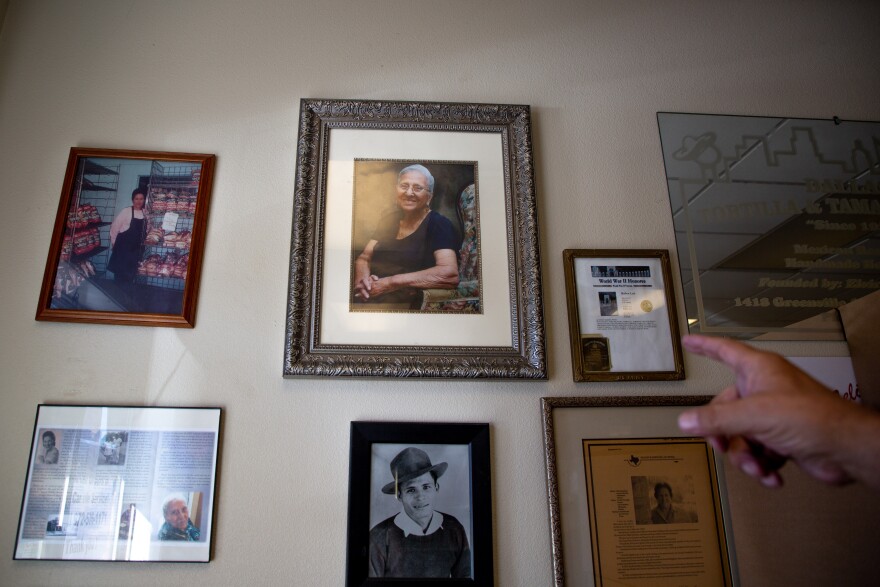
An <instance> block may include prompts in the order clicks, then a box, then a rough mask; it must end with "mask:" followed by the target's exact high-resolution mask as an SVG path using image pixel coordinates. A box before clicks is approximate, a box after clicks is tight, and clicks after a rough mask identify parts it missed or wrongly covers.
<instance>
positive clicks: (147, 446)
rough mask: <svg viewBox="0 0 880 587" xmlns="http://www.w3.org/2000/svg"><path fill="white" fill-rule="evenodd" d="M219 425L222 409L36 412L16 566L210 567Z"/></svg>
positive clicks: (58, 407)
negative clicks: (172, 510)
mask: <svg viewBox="0 0 880 587" xmlns="http://www.w3.org/2000/svg"><path fill="white" fill-rule="evenodd" d="M222 420H223V409H222V408H220V407H195V406H187V407H165V406H108V405H68V404H40V405H38V406H37V415H36V418H35V420H34V429H33V433H32V440H31V449H30V456H29V459H28V469H27V477H26V480H25V486H24V491H23V492H22V500H21V509H20V512H19V519H18V533H17V535H16V541H15V550H14V554H13V559H14V560H58V561H90V562H95V561H107V562H117V563H120V562H149V563H155V562H191V563H208V562H210V560H211V557H212V551H213V544H214V540H215V537H216V529H215V525H216V513H217V512H216V509H217V508H216V504H217V486H218V484H219V481H218V475H219V459H220V446H221V431H222ZM47 437H48V438H47ZM47 440H48V442H47ZM163 442H165V443H168V446H176V447H177V448H176V449H175V450H173V451H170V452H168V451H166V452H165V453H163V452H162V451H161V450H160V447H161V446H163V444H162V443H163ZM176 459H180V460H179V461H178V460H176ZM180 462H186V463H188V464H187V465H185V466H181V465H180V464H179V463H180ZM196 463H197V464H196ZM145 472H149V473H148V474H145ZM173 501H175V502H176V501H179V502H182V503H181V504H180V508H179V510H178V511H177V513H176V514H171V515H169V514H168V509H167V508H170V505H169V504H172V502H173ZM184 506H185V509H184ZM181 516H182V517H181ZM180 521H183V522H185V524H186V526H185V527H181V526H180V525H179V522H180Z"/></svg>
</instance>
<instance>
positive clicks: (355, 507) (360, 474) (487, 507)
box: [345, 422, 494, 587]
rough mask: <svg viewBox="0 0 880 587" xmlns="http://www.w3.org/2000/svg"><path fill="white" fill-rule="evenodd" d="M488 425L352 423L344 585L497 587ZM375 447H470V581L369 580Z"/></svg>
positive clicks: (353, 586) (352, 586)
mask: <svg viewBox="0 0 880 587" xmlns="http://www.w3.org/2000/svg"><path fill="white" fill-rule="evenodd" d="M489 440H490V434H489V424H442V423H423V422H352V423H351V447H350V451H349V459H350V461H349V489H348V541H347V542H348V545H347V556H346V572H345V584H346V586H347V587H356V586H361V585H374V586H376V587H381V586H383V585H402V584H406V585H412V584H421V583H430V584H432V585H434V584H440V585H469V586H471V587H474V586H484V587H492V586H493V585H494V563H493V548H492V483H491V466H490V460H489ZM373 443H401V444H406V443H412V444H466V445H468V446H469V450H470V455H471V459H470V477H471V521H472V528H473V536H472V544H471V545H470V547H471V553H472V555H473V568H472V574H473V577H472V578H471V579H381V578H368V577H367V573H368V569H369V534H370V527H369V522H370V466H371V455H372V453H371V450H372V445H373Z"/></svg>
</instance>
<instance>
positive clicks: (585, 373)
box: [563, 249, 684, 381]
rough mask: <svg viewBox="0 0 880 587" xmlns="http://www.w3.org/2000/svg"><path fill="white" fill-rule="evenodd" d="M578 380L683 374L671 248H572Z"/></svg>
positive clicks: (568, 271) (571, 309)
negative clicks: (670, 256) (671, 266)
mask: <svg viewBox="0 0 880 587" xmlns="http://www.w3.org/2000/svg"><path fill="white" fill-rule="evenodd" d="M563 260H564V264H565V293H566V299H567V301H568V327H569V333H570V335H571V362H572V371H573V375H574V380H575V381H652V380H653V381H666V380H674V379H684V360H683V359H682V352H681V341H680V338H679V334H678V319H677V317H676V313H675V296H674V295H673V292H672V276H671V271H670V265H669V252H668V251H665V250H595V249H591V250H588V249H566V250H565V251H563Z"/></svg>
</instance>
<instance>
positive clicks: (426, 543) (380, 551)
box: [369, 447, 471, 579]
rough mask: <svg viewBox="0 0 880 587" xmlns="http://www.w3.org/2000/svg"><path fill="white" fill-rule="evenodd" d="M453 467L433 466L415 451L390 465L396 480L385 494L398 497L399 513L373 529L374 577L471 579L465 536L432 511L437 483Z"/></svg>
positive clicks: (407, 451) (445, 517)
mask: <svg viewBox="0 0 880 587" xmlns="http://www.w3.org/2000/svg"><path fill="white" fill-rule="evenodd" d="M448 466H449V465H448V464H447V463H437V464H436V465H432V464H431V459H430V458H429V457H428V454H427V453H426V452H425V451H423V450H420V449H418V448H415V447H409V448H405V449H404V450H402V451H401V452H400V453H399V454H398V455H397V456H396V457H394V459H392V461H391V475H392V477H393V479H394V480H393V481H391V482H390V483H388V484H387V485H385V486H384V487H383V488H382V493H385V494H388V495H395V496H396V497H397V499H398V501H400V506H401V511H400V513H399V514H397V515H394V516H391V517H390V518H387V519H386V520H384V521H382V522H379V523H378V524H376V525H375V526H373V528H372V529H371V530H370V571H369V576H370V577H407V578H416V577H419V578H421V577H438V578H444V577H451V578H454V579H456V578H469V577H470V576H471V551H470V547H469V545H468V539H467V534H466V533H465V530H464V527H463V526H462V525H461V522H459V521H458V520H456V519H455V517H453V516H451V515H449V514H444V513H441V512H438V511H437V510H435V509H434V501H435V500H436V498H437V493H438V492H439V491H440V484H439V482H438V481H437V480H438V479H439V478H440V477H441V476H442V475H443V473H445V472H446V469H447V467H448Z"/></svg>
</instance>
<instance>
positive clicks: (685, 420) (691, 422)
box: [678, 412, 697, 432]
mask: <svg viewBox="0 0 880 587" xmlns="http://www.w3.org/2000/svg"><path fill="white" fill-rule="evenodd" d="M678 427H679V428H681V429H682V430H684V431H685V432H690V431H691V430H696V429H697V415H696V414H695V413H693V412H685V413H683V414H681V415H679V417H678Z"/></svg>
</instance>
